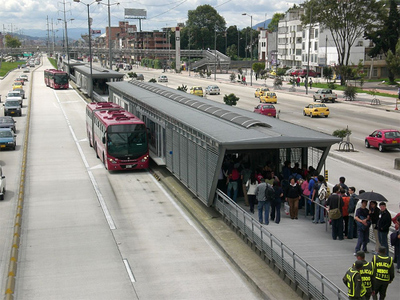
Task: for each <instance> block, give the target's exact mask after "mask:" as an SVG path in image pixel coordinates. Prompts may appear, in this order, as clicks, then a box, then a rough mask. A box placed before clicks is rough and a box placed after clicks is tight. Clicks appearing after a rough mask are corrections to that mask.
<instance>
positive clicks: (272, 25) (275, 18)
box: [268, 13, 285, 32]
mask: <svg viewBox="0 0 400 300" xmlns="http://www.w3.org/2000/svg"><path fill="white" fill-rule="evenodd" d="M284 17H285V14H284V13H275V14H274V15H273V16H272V19H271V22H270V23H269V24H268V30H269V31H270V32H274V31H277V30H278V23H279V21H280V20H282V19H283V18H284Z"/></svg>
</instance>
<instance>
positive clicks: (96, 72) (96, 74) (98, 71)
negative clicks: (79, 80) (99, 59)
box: [75, 65, 124, 78]
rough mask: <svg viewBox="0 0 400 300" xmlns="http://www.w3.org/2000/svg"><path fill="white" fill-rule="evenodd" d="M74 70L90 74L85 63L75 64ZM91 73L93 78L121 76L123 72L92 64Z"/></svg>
mask: <svg viewBox="0 0 400 300" xmlns="http://www.w3.org/2000/svg"><path fill="white" fill-rule="evenodd" d="M75 71H76V72H79V73H82V74H84V75H86V76H90V67H89V66H87V65H83V66H82V65H77V66H75ZM92 75H93V78H123V77H124V74H123V73H120V72H117V71H113V70H110V69H106V68H100V67H97V66H93V67H92Z"/></svg>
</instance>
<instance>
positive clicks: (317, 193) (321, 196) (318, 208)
mask: <svg viewBox="0 0 400 300" xmlns="http://www.w3.org/2000/svg"><path fill="white" fill-rule="evenodd" d="M317 178H318V182H317V183H315V184H314V186H313V193H312V196H311V201H312V202H314V209H315V211H314V221H313V223H314V224H318V223H321V224H324V223H325V220H324V212H325V202H326V199H327V198H328V197H327V196H328V192H327V185H326V182H325V178H324V176H322V175H318V176H317Z"/></svg>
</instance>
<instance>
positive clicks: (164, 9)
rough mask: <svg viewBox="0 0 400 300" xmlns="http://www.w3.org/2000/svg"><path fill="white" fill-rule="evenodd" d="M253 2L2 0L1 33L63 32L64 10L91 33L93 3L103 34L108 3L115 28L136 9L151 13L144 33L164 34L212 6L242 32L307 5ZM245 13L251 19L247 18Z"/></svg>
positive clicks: (96, 22) (294, 0) (269, 0)
mask: <svg viewBox="0 0 400 300" xmlns="http://www.w3.org/2000/svg"><path fill="white" fill-rule="evenodd" d="M118 2H119V5H117V3H118ZM250 2H253V3H252V4H251V5H249V4H250V3H248V2H246V1H243V0H214V1H201V0H161V1H160V0H102V3H103V4H106V5H101V4H100V5H99V4H97V3H96V2H95V0H91V1H90V0H81V3H76V2H74V1H73V0H18V1H15V0H1V2H0V3H1V4H0V26H1V27H0V31H2V32H14V33H22V34H27V31H28V30H29V29H42V30H47V28H49V29H50V30H51V29H52V28H53V30H60V31H62V28H63V24H64V23H63V20H64V6H65V18H66V20H67V21H68V28H86V29H87V20H88V15H87V6H86V5H83V3H85V4H90V3H92V5H90V6H89V10H90V17H91V18H92V19H93V22H92V28H96V29H101V30H102V33H103V32H104V30H105V27H106V26H108V3H110V9H111V26H118V22H119V21H124V10H125V8H135V9H145V10H146V11H147V19H146V20H143V21H142V31H152V30H161V28H163V27H174V26H176V25H177V23H184V22H185V21H186V20H187V14H188V11H189V10H194V9H196V8H197V7H198V6H200V5H204V4H208V5H211V6H212V7H214V8H215V9H216V10H217V12H218V13H219V14H220V15H221V16H222V17H223V18H224V19H225V21H226V24H227V26H228V27H229V26H231V25H237V26H238V27H239V28H245V27H248V26H250V23H251V18H250V17H249V16H250V15H251V16H252V19H253V25H255V24H257V23H260V22H264V20H266V19H270V18H272V15H273V14H274V13H276V12H279V13H284V12H286V11H287V10H288V8H290V7H292V6H293V4H299V3H303V2H304V0H291V1H289V2H284V1H280V0H251V1H250ZM243 13H246V14H248V15H249V16H243V15H242V14H243ZM47 19H48V23H47ZM58 19H62V21H59V20H58ZM71 19H74V20H72V21H71ZM126 21H129V23H130V24H135V25H137V27H138V29H139V23H138V20H126ZM47 24H48V25H47Z"/></svg>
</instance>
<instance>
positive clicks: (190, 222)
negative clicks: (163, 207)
mask: <svg viewBox="0 0 400 300" xmlns="http://www.w3.org/2000/svg"><path fill="white" fill-rule="evenodd" d="M149 175H150V177H151V179H152V180H153V182H154V183H155V184H156V185H157V186H158V188H159V189H160V190H161V191H162V192H163V193H164V195H165V196H166V197H167V199H168V200H169V201H170V202H171V203H172V205H173V206H175V208H176V209H177V211H178V212H179V213H180V214H181V216H182V217H183V218H184V219H185V220H186V222H188V224H189V225H190V226H192V227H193V228H194V229H195V230H196V231H197V233H198V234H199V235H200V236H201V237H202V238H203V239H204V241H205V242H206V243H207V245H208V246H209V247H210V248H211V249H212V250H213V251H214V253H215V254H216V255H217V256H218V258H219V259H221V260H222V261H223V263H224V264H225V265H226V266H227V267H228V269H229V270H230V271H231V272H232V274H234V275H235V276H236V278H238V279H239V280H240V281H242V279H241V278H240V276H239V275H238V273H237V271H236V270H235V269H234V268H233V267H232V266H231V265H230V264H229V263H228V261H227V259H226V258H224V257H223V256H222V255H221V252H220V251H219V250H218V249H217V247H216V246H214V245H213V244H212V243H211V242H210V240H209V239H208V238H207V237H206V236H205V235H204V234H203V232H202V231H201V230H200V229H199V228H198V226H196V224H194V223H193V222H192V220H191V219H190V218H189V216H188V215H187V214H186V213H185V212H184V211H183V209H182V208H181V207H180V206H179V205H178V204H177V203H176V201H175V200H174V199H173V198H172V197H171V196H170V195H169V194H168V192H167V191H166V190H165V189H164V187H163V186H162V185H161V184H160V183H159V182H158V181H157V180H156V179H155V178H154V176H152V175H151V174H150V173H149Z"/></svg>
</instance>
